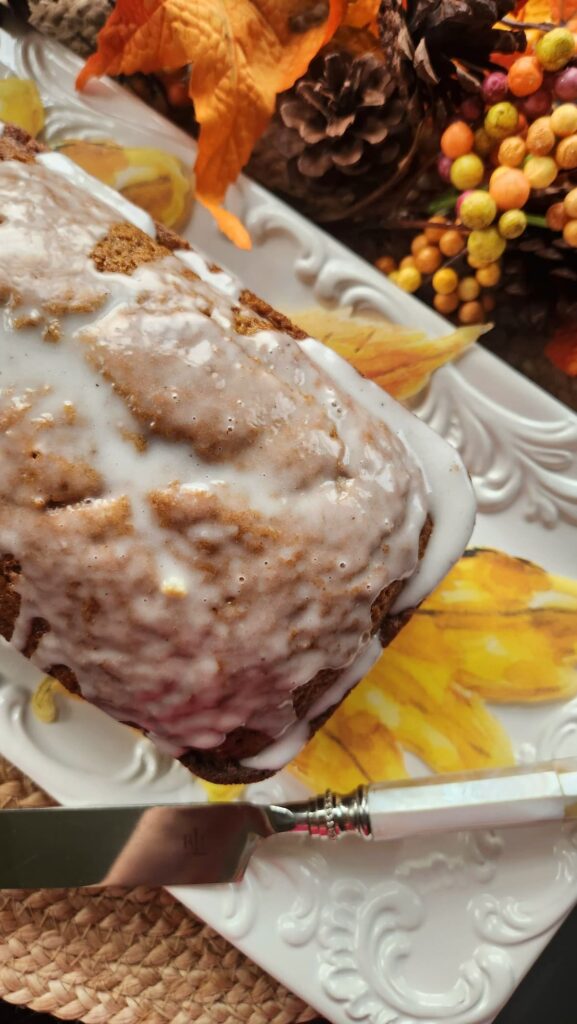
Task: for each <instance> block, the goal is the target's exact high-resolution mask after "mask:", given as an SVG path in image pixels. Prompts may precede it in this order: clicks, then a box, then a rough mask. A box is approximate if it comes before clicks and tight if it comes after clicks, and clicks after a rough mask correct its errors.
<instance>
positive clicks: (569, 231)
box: [563, 220, 577, 249]
mask: <svg viewBox="0 0 577 1024" xmlns="http://www.w3.org/2000/svg"><path fill="white" fill-rule="evenodd" d="M563 240H564V241H565V242H567V245H570V246H571V248H573V249H577V220H568V221H567V223H566V225H565V227H564V228H563Z"/></svg>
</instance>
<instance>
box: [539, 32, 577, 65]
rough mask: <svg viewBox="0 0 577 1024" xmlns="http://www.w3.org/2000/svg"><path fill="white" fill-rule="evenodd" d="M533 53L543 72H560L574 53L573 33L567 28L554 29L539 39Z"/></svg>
mask: <svg viewBox="0 0 577 1024" xmlns="http://www.w3.org/2000/svg"><path fill="white" fill-rule="evenodd" d="M535 52H536V54H537V60H538V61H539V63H540V64H541V65H542V66H543V67H544V68H545V71H560V70H561V68H564V67H565V65H566V64H568V63H569V61H570V60H571V57H572V56H573V54H574V53H575V39H574V38H573V33H572V32H570V31H569V29H567V28H554V29H552V30H551V32H546V33H545V35H544V36H542V37H541V39H540V40H539V42H538V43H537V46H536V47H535Z"/></svg>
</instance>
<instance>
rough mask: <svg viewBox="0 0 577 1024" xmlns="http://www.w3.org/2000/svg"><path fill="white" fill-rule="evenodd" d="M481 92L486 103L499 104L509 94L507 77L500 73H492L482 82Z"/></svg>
mask: <svg viewBox="0 0 577 1024" xmlns="http://www.w3.org/2000/svg"><path fill="white" fill-rule="evenodd" d="M481 91H482V93H483V99H484V100H485V102H486V103H491V104H493V103H500V102H501V100H504V99H506V98H507V96H508V94H509V82H508V79H507V75H505V74H503V72H502V71H492V72H491V74H490V75H487V77H486V79H485V81H484V82H483V85H482V87H481Z"/></svg>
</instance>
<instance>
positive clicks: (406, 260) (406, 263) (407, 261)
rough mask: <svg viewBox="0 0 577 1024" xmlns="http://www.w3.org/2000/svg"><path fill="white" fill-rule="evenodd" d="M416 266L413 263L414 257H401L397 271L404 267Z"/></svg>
mask: <svg viewBox="0 0 577 1024" xmlns="http://www.w3.org/2000/svg"><path fill="white" fill-rule="evenodd" d="M416 266H417V264H416V263H415V257H414V256H403V258H402V260H401V262H400V263H399V270H403V269H404V267H416Z"/></svg>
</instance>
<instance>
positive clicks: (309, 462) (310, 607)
mask: <svg viewBox="0 0 577 1024" xmlns="http://www.w3.org/2000/svg"><path fill="white" fill-rule="evenodd" d="M43 163H44V165H43V164H42V163H38V162H36V163H31V164H20V163H16V162H4V163H0V209H1V210H2V218H3V219H2V220H1V222H0V291H1V292H2V293H3V294H4V295H6V296H7V297H8V304H7V306H6V309H5V312H4V320H3V326H2V328H1V330H0V467H1V468H2V472H1V474H0V555H1V554H3V553H6V554H11V555H13V556H14V557H15V558H16V559H17V560H18V561H19V562H20V564H21V566H22V575H21V577H19V579H18V582H17V589H18V592H19V593H20V596H21V608H20V614H19V617H18V621H17V623H16V629H15V633H14V636H13V638H12V642H13V643H14V644H15V645H16V646H17V647H18V648H20V649H24V648H25V647H26V645H27V644H28V642H29V640H30V635H31V627H32V625H33V623H34V621H35V620H39V619H47V620H48V621H49V623H50V627H51V628H50V631H49V632H46V633H44V635H43V636H42V638H41V639H40V640H39V643H38V646H37V649H36V651H35V653H34V654H33V660H34V661H36V662H37V663H38V664H39V665H40V666H41V667H42V668H43V669H45V670H47V669H49V668H50V667H51V666H54V665H57V664H59V665H66V666H68V667H69V668H70V669H71V670H72V671H73V672H74V673H75V675H76V677H77V679H78V681H79V684H80V687H81V690H82V693H83V694H84V695H85V696H86V697H87V698H89V699H90V700H92V701H93V702H95V703H97V704H98V705H99V706H101V707H102V708H104V709H105V710H106V711H108V712H109V713H111V714H112V715H114V716H115V717H117V718H119V719H121V720H127V721H131V722H135V723H137V724H138V725H139V726H140V727H142V728H144V729H145V730H147V731H149V732H150V733H151V734H153V735H154V737H155V738H157V739H158V741H159V742H160V743H162V745H163V746H164V747H165V749H170V750H172V751H174V752H179V751H181V750H182V749H185V748H187V747H189V746H194V747H198V748H203V749H210V748H214V747H216V746H218V745H219V744H220V743H221V742H222V741H223V739H224V738H225V736H226V735H227V734H228V733H229V732H231V731H232V730H234V729H235V728H237V727H239V726H244V725H246V726H248V727H249V728H252V729H258V730H259V731H261V732H264V733H266V734H267V735H270V736H271V738H273V739H274V738H278V739H279V743H281V745H282V749H283V750H286V749H288V747H289V746H291V747H292V746H294V743H295V739H296V738H297V737H300V735H301V733H302V732H303V728H304V727H305V726H306V723H304V725H303V724H302V723H296V719H295V712H294V709H293V704H292V693H293V691H294V690H295V689H296V688H297V687H299V686H302V685H303V684H305V683H306V682H308V681H309V680H311V679H312V678H313V677H314V676H315V675H316V674H317V673H318V672H319V671H321V670H323V669H329V668H341V667H342V668H343V669H344V672H343V675H342V677H341V679H340V680H339V684H338V694H341V691H342V692H346V690H347V689H348V688H350V686H351V685H352V684H353V682H354V681H356V678H355V679H353V676H354V675H355V673H356V671H357V669H356V668H355V666H358V665H359V664H361V665H363V666H364V665H366V666H367V667H368V663H369V661H372V660H374V658H375V656H376V655H375V651H376V646H377V645H374V644H371V643H370V635H371V628H372V624H371V606H372V604H373V602H374V601H375V599H376V598H377V597H378V595H379V594H380V593H381V591H382V590H383V589H384V588H385V587H386V586H388V584H389V583H391V582H392V581H393V580H396V579H406V578H408V577H410V576H411V575H412V574H414V572H415V568H416V565H417V560H418V543H419V535H420V533H421V530H422V527H423V524H424V521H425V518H426V515H427V511H428V508H429V501H430V498H429V494H428V487H427V485H426V483H425V480H424V477H423V473H422V471H421V468H420V466H419V465H418V463H417V461H416V459H415V457H414V455H413V454H411V452H410V451H409V450H408V448H407V446H406V445H405V442H404V440H403V431H405V426H406V425H407V422H408V421H410V420H411V419H412V417H410V415H409V414H408V413H406V412H405V411H404V410H401V409H400V407H398V406H397V405H396V403H391V402H389V403H385V407H384V412H383V411H382V409H378V410H377V409H373V408H372V407H371V408H369V410H367V409H363V407H362V405H359V404H358V402H357V401H355V400H354V398H353V397H352V396H353V395H354V392H355V386H354V385H355V384H356V383H358V382H359V378H358V376H357V375H356V374H354V371H349V372H350V374H352V375H353V377H354V380H353V379H352V378H349V376H347V374H345V372H344V370H343V369H342V366H341V365H340V363H341V361H340V360H339V361H338V363H336V364H335V363H334V361H330V360H329V361H328V362H327V361H325V360H324V356H322V355H321V354H320V352H319V351H318V350H319V349H322V346H318V345H317V343H309V342H305V343H303V344H302V345H299V344H298V343H297V342H295V341H294V340H293V339H292V338H290V337H289V336H287V335H285V334H283V333H281V332H278V331H274V330H271V329H269V328H268V327H267V326H266V324H263V323H262V322H259V319H258V317H257V316H255V315H254V314H253V313H252V312H251V310H249V309H247V308H244V307H243V308H239V305H238V294H239V292H238V286H237V284H236V282H234V280H233V279H232V278H230V277H229V276H228V275H226V274H224V273H223V274H221V273H220V272H213V271H210V270H209V268H208V267H206V266H205V265H204V263H203V261H202V258H201V257H200V256H198V254H188V253H179V254H178V255H171V256H165V257H164V258H162V259H160V260H157V261H156V262H152V263H148V264H145V265H142V266H140V267H139V268H138V269H137V270H136V271H135V272H134V273H133V274H131V275H130V276H128V275H126V274H120V273H114V272H107V273H100V272H98V271H97V270H96V268H95V266H94V264H93V262H92V260H91V259H90V253H91V251H92V249H93V248H94V246H95V244H96V243H97V242H99V243H100V242H101V241H102V239H103V238H105V236H106V235H107V232H108V229H109V228H110V226H111V225H112V224H114V223H117V222H118V219H119V215H118V212H117V211H116V210H113V209H112V207H111V205H105V204H104V203H103V202H100V200H99V199H93V198H91V197H90V196H89V195H88V194H87V193H86V192H83V191H80V189H79V188H77V187H76V185H77V184H80V185H82V181H81V180H80V179H79V178H77V179H74V183H71V185H70V186H69V187H66V189H63V188H62V182H61V178H60V177H59V176H58V175H59V174H61V172H62V168H61V167H60V165H59V166H58V167H56V166H55V165H54V166H53V164H54V161H52V162H50V161H44V162H43ZM52 171H56V172H58V173H52ZM89 180H90V182H91V187H92V179H89ZM113 195H114V194H113ZM105 198H106V203H111V200H110V199H109V197H108V196H106V197H105ZM38 211H42V214H41V216H40V215H39V213H38ZM122 212H123V215H124V211H122ZM191 270H192V271H193V272H194V274H195V275H198V278H196V277H194V278H192V277H191V274H190V271H191ZM55 317H56V318H57V319H56V320H54V318H55ZM315 346H316V347H315ZM324 351H326V350H324V349H323V352H324ZM334 359H336V357H334ZM376 390H378V389H376ZM379 394H381V393H380V392H379ZM355 397H356V396H355ZM361 401H363V398H362V397H361ZM367 405H368V406H369V407H370V402H367ZM373 405H374V402H373ZM398 416H400V421H399V422H400V424H401V426H399V425H398ZM383 421H384V422H383ZM385 423H387V424H388V425H385ZM409 426H410V424H409ZM422 429H423V430H425V429H426V428H422ZM439 444H442V442H439ZM443 447H444V449H446V446H443ZM446 450H447V451H449V449H446ZM452 461H453V464H455V463H456V462H457V460H456V457H455V456H454V455H453V456H452ZM447 546H448V547H449V546H450V545H447ZM451 551H452V553H453V554H452V557H453V560H454V558H455V557H457V556H458V554H459V553H460V549H458V550H457V547H455V548H454V549H453V547H451ZM434 575H435V572H434V570H433V569H431V571H430V572H429V574H428V575H427V576H426V580H427V582H429V580H430V578H431V577H433V576H434ZM440 575H441V572H438V575H437V577H436V578H437V579H438V578H440ZM423 578H425V577H423ZM434 582H436V579H435V580H434ZM359 659H360V660H359ZM364 670H366V669H364ZM351 679H353V682H351ZM343 687H344V689H343ZM338 694H337V699H340V698H339V696H338ZM341 695H342V694H341ZM333 697H334V694H332V696H331V700H332V698H333ZM327 699H329V698H328V697H327ZM327 706H328V705H327ZM315 707H316V706H315ZM313 711H314V714H313V713H312V712H311V715H310V716H309V717H311V718H312V717H314V716H315V714H320V713H321V711H319V710H318V709H317V710H315V709H313ZM303 735H304V733H303ZM305 739H306V736H305ZM298 742H300V739H298ZM262 756H263V757H264V756H265V755H262ZM271 758H272V759H274V761H275V765H274V767H279V766H280V763H281V760H279V751H278V750H276V751H275V750H272V752H271ZM277 761H278V764H277V763H276V762H277Z"/></svg>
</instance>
